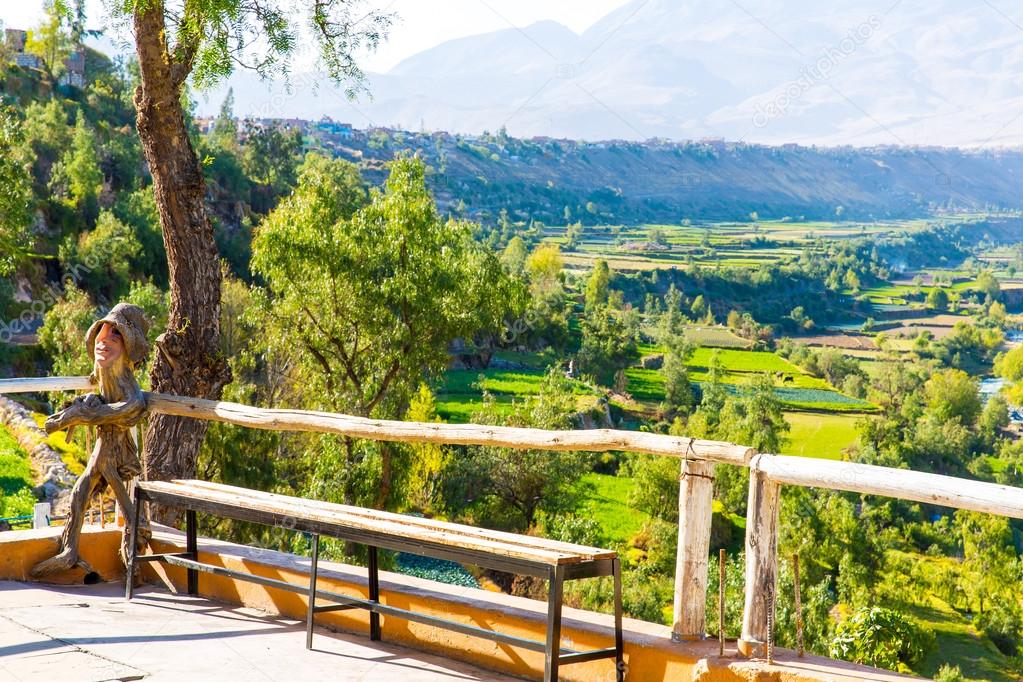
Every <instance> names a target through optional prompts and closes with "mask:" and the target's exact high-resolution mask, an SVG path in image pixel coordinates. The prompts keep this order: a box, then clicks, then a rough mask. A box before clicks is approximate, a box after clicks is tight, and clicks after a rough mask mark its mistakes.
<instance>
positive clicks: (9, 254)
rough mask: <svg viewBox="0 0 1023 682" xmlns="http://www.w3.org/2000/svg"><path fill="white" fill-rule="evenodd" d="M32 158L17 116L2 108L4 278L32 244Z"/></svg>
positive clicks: (0, 260)
mask: <svg viewBox="0 0 1023 682" xmlns="http://www.w3.org/2000/svg"><path fill="white" fill-rule="evenodd" d="M30 158H31V157H30V156H29V155H28V153H27V149H26V147H25V144H24V137H23V135H22V131H21V126H20V123H19V121H18V119H17V116H16V115H15V114H14V112H12V111H11V110H9V109H6V108H0V277H3V276H6V275H8V274H10V273H11V272H12V271H13V270H14V268H15V267H16V266H17V265H18V262H19V261H20V259H21V258H22V257H23V256H24V255H25V253H26V252H27V251H28V248H29V247H30V245H31V241H30V237H29V232H28V229H29V227H30V226H31V224H32V217H33V209H34V206H33V204H34V197H33V196H32V179H31V175H30V172H29V169H30V168H31V160H30Z"/></svg>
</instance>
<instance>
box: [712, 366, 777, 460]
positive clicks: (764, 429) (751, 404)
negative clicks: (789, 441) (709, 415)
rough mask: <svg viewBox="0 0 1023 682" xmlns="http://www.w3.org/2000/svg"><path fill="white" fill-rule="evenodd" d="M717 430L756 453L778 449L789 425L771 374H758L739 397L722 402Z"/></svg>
mask: <svg viewBox="0 0 1023 682" xmlns="http://www.w3.org/2000/svg"><path fill="white" fill-rule="evenodd" d="M718 431H719V435H720V437H721V438H722V439H724V440H728V441H731V442H733V443H740V444H742V445H746V446H749V447H751V448H754V449H756V450H757V451H758V452H770V453H778V452H780V451H781V448H782V445H784V443H785V434H786V433H788V431H789V424H788V422H787V421H785V414H784V413H783V412H782V405H781V401H780V400H779V399H778V396H777V395H776V394H775V392H774V381H772V380H771V377H770V375H767V374H761V375H758V376H757V377H755V378H754V379H753V380H752V381H751V382H750V383H749V385H748V386H747V387H745V388H744V389H743V391H742V393H741V394H740V395H739V396H738V397H735V398H729V399H727V400H726V401H725V405H724V407H723V408H722V410H721V420H720V424H719V426H718Z"/></svg>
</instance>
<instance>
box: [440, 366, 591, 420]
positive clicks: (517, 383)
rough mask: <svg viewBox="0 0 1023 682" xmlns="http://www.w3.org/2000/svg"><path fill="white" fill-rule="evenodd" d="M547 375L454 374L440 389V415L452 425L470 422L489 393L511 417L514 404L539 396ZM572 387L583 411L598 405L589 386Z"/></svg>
mask: <svg viewBox="0 0 1023 682" xmlns="http://www.w3.org/2000/svg"><path fill="white" fill-rule="evenodd" d="M543 375H544V372H543V370H542V369H517V370H510V369H485V370H472V369H459V370H451V371H449V372H447V374H445V376H444V381H443V383H442V384H441V385H440V386H439V387H438V388H437V401H436V405H437V413H438V414H439V415H440V416H441V417H442V418H443V419H446V420H447V421H449V422H454V423H466V422H469V421H470V420H471V419H472V415H473V413H474V412H478V411H479V410H480V409H481V408H482V407H483V393H484V392H487V393H489V394H491V395H492V396H493V397H494V401H495V403H496V404H497V406H498V411H499V412H501V413H503V414H510V413H511V411H512V404H513V402H514V401H516V400H518V401H521V400H522V399H523V398H526V397H528V396H531V395H536V394H537V393H538V392H539V390H540V383H541V381H542V379H543ZM570 385H571V386H572V390H573V392H574V393H576V394H577V396H578V409H579V410H586V409H588V408H590V407H592V406H593V405H594V404H595V403H596V400H597V397H596V394H595V393H594V392H593V390H592V389H590V388H589V387H588V386H587V385H586V384H583V383H582V382H580V381H574V380H570Z"/></svg>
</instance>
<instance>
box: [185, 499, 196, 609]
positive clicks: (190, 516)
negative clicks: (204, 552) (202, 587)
mask: <svg viewBox="0 0 1023 682" xmlns="http://www.w3.org/2000/svg"><path fill="white" fill-rule="evenodd" d="M185 551H186V552H188V553H189V555H191V558H192V561H198V560H199V544H198V542H197V540H196V518H195V510H194V509H187V510H185ZM186 571H187V575H188V593H189V594H192V595H195V594H199V571H197V570H195V569H194V568H189V569H186Z"/></svg>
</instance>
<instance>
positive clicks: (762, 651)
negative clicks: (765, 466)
mask: <svg viewBox="0 0 1023 682" xmlns="http://www.w3.org/2000/svg"><path fill="white" fill-rule="evenodd" d="M772 457H773V455H765V454H760V455H756V456H755V457H753V459H752V460H750V464H749V473H750V479H749V503H748V505H747V510H746V603H745V606H744V608H743V612H742V636H741V637H740V638H739V642H738V649H739V653H741V654H742V655H743V656H747V657H750V658H752V657H763V656H766V655H767V641H768V629H769V614H771V609H772V607H773V604H774V600H773V599H772V596H773V595H774V593H775V590H776V589H777V582H778V511H779V502H780V499H781V496H780V494H779V492H780V490H781V484H780V483H776V482H775V481H772V480H770V479H769V478H768V477H767V474H766V473H764V472H763V471H762V470H761V468H760V465H761V462H763V461H765V459H767V460H769V459H770V458H772ZM770 620H773V614H771V618H770Z"/></svg>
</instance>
